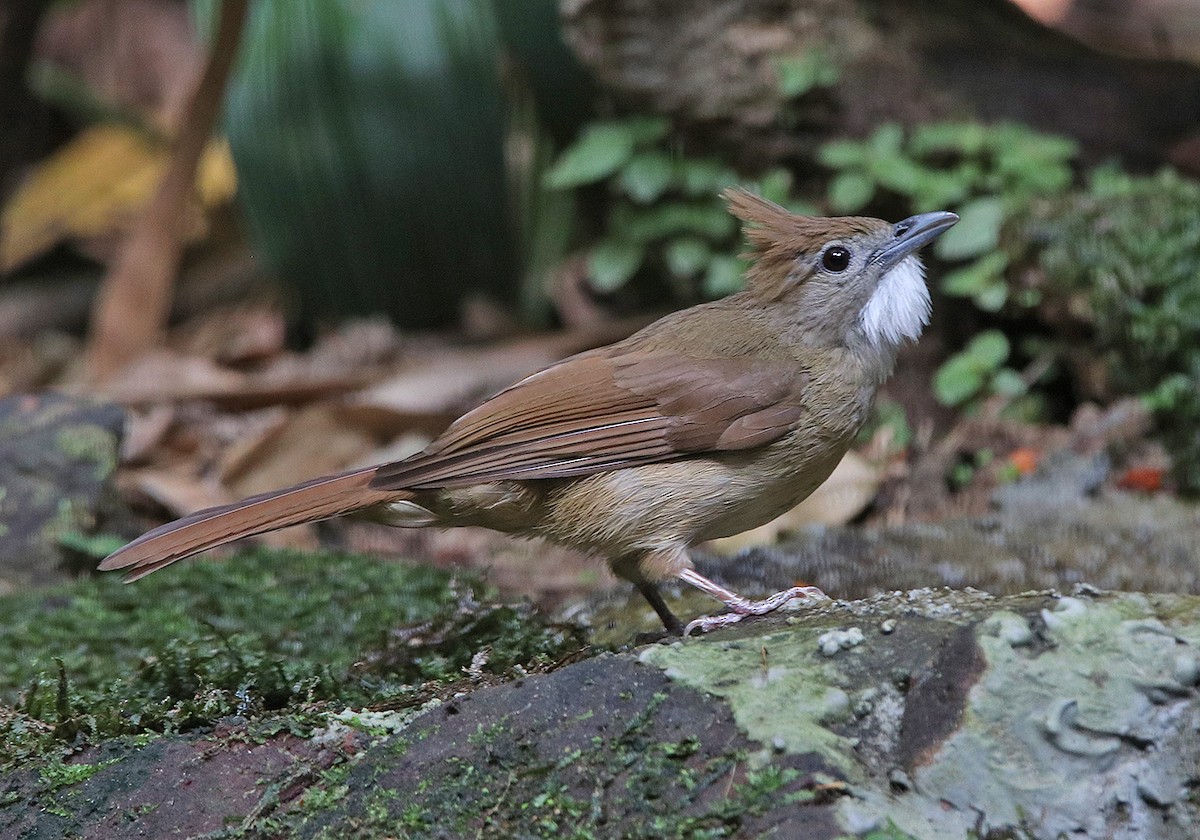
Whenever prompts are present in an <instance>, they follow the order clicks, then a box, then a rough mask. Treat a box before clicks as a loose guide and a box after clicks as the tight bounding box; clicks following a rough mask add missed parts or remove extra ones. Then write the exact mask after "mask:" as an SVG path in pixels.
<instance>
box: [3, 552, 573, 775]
mask: <svg viewBox="0 0 1200 840" xmlns="http://www.w3.org/2000/svg"><path fill="white" fill-rule="evenodd" d="M482 595H483V591H482V587H481V585H480V584H479V583H478V581H474V580H464V579H455V578H452V577H451V576H450V575H448V574H447V573H445V572H442V571H437V570H432V569H427V568H422V567H413V566H406V565H401V564H397V563H382V562H378V561H375V560H371V559H368V558H363V557H354V556H345V555H336V554H328V553H317V554H300V553H294V552H269V551H257V552H252V553H248V554H246V555H243V556H241V557H238V558H237V559H235V560H231V561H229V562H226V563H193V564H187V565H182V566H180V567H178V568H177V569H171V570H170V571H168V572H165V573H162V574H158V575H155V576H153V577H150V578H147V579H145V580H143V581H139V582H137V583H136V584H132V585H128V586H127V585H124V584H122V583H121V582H120V581H119V579H117V578H116V577H115V576H104V577H99V578H96V579H90V580H83V581H79V582H76V583H73V584H70V585H65V586H60V587H56V588H53V589H48V590H43V591H40V592H37V593H31V594H23V595H14V596H9V597H6V598H2V599H0V647H3V649H4V650H5V652H6V655H5V657H4V658H3V659H2V660H0V703H3V704H7V705H9V706H12V707H13V709H12V710H11V711H6V710H4V709H2V708H0V712H4V713H3V714H0V755H2V756H3V758H2V759H0V763H7V762H8V761H10V760H11V761H16V760H19V758H20V757H21V756H22V755H29V754H32V753H36V752H37V751H38V749H40V748H41V746H45V745H48V744H52V743H53V742H55V741H58V742H59V743H61V742H62V741H63V740H70V739H72V738H74V737H75V736H77V735H80V734H83V735H86V736H90V737H93V738H98V737H106V736H113V735H122V734H139V733H146V732H162V731H187V730H190V729H194V728H196V727H199V726H204V725H207V724H209V723H211V722H212V721H213V720H215V719H217V718H220V717H222V716H226V715H231V714H238V715H243V716H247V717H251V718H256V717H257V718H264V719H270V720H271V721H273V722H271V723H268V724H266V725H268V726H269V727H272V731H279V728H280V727H283V728H285V729H288V730H291V731H296V732H301V733H303V732H305V731H307V729H308V728H309V723H310V720H309V716H310V715H311V714H312V713H313V712H317V711H320V710H321V709H323V708H326V707H327V706H328V705H331V704H335V703H336V704H338V705H337V708H339V709H340V708H342V707H343V706H351V707H354V708H361V707H363V706H366V705H367V704H369V703H371V702H373V701H376V700H379V699H380V698H385V697H392V696H395V695H398V694H406V693H407V694H412V693H413V692H414V691H415V687H414V684H419V683H422V682H425V681H427V680H431V679H433V680H449V679H456V678H461V676H462V671H463V670H464V669H465V668H467V667H468V666H469V665H470V664H471V663H472V660H473V659H474V660H475V661H476V664H477V666H478V670H480V671H482V672H491V673H504V672H505V671H506V670H507V669H509V668H512V667H514V666H517V665H522V666H526V667H537V666H538V665H539V664H541V663H545V662H549V661H552V660H553V659H554V658H556V657H560V656H562V655H563V653H564V652H565V651H568V650H577V649H578V648H579V647H581V643H580V642H579V640H578V638H577V636H576V635H575V632H574V630H573V628H554V627H547V626H546V625H545V623H544V622H541V621H539V620H538V619H537V617H536V616H535V615H533V614H532V613H531V611H530V610H528V609H522V608H516V607H488V606H484V605H483V604H481V603H480V602H479V600H478V599H479V598H481V597H482ZM417 623H420V625H421V627H420V636H419V638H418V637H417V634H416V632H415V631H409V632H398V629H399V628H404V627H406V626H410V625H413V624H417ZM484 650H486V651H488V653H487V654H486V655H484V656H482V657H480V656H479V652H480V651H484ZM269 734H270V732H268V733H266V734H265V735H264V737H266V736H269Z"/></svg>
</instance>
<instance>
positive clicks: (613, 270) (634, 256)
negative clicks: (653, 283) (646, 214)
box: [587, 239, 646, 294]
mask: <svg viewBox="0 0 1200 840" xmlns="http://www.w3.org/2000/svg"><path fill="white" fill-rule="evenodd" d="M645 256H646V249H645V247H644V246H643V245H640V244H638V243H636V242H626V241H623V240H617V239H606V240H604V241H603V242H601V243H600V244H599V245H597V246H596V247H595V248H593V249H592V250H591V251H590V252H589V253H588V256H587V269H588V279H589V281H590V284H591V286H592V288H593V289H595V290H596V291H597V292H600V293H601V294H604V293H607V292H612V291H616V290H617V289H619V288H621V287H622V286H624V285H625V283H627V282H628V281H629V278H630V277H632V276H633V275H634V274H636V273H637V270H638V269H639V268H641V266H642V260H643V259H645Z"/></svg>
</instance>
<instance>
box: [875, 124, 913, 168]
mask: <svg viewBox="0 0 1200 840" xmlns="http://www.w3.org/2000/svg"><path fill="white" fill-rule="evenodd" d="M867 145H868V148H869V150H870V157H871V159H873V160H891V159H892V158H894V157H898V156H900V154H901V151H900V150H901V148H902V147H903V145H904V129H903V128H901V127H900V126H899V125H898V124H897V123H887V124H885V125H881V126H880V127H879V128H878V129H876V131H875V133H874V134H872V135H871V139H870V140H868V141H867Z"/></svg>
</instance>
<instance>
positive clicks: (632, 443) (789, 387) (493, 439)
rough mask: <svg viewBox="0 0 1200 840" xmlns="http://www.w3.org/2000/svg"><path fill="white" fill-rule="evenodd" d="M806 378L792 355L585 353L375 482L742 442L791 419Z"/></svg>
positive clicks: (612, 463) (761, 441) (431, 484)
mask: <svg viewBox="0 0 1200 840" xmlns="http://www.w3.org/2000/svg"><path fill="white" fill-rule="evenodd" d="M806 379H807V377H806V375H805V373H804V372H803V371H801V370H799V369H798V365H795V364H791V365H789V364H783V363H780V362H766V361H763V360H757V359H703V358H695V357H687V356H681V355H678V354H675V353H668V352H665V351H657V350H645V349H634V350H626V351H623V352H613V351H611V350H608V349H604V350H600V351H592V352H589V353H583V354H581V355H579V356H575V357H572V358H570V359H568V360H566V361H564V362H561V363H559V364H557V365H555V366H553V367H551V368H548V369H546V370H544V371H542V372H540V373H536V374H534V375H533V376H530V377H528V378H527V379H524V380H522V381H520V382H518V383H517V384H516V385H514V386H512V387H511V388H509V389H508V390H505V391H502V392H500V393H499V394H497V395H496V396H494V397H492V398H491V399H490V400H488V401H487V402H485V403H483V404H482V405H480V406H479V407H478V408H476V409H474V410H473V411H471V412H469V413H467V414H465V415H464V416H463V417H462V418H460V419H459V420H458V421H457V422H455V423H454V424H453V425H452V426H450V428H449V429H447V430H446V432H445V433H444V434H443V435H442V436H441V437H439V438H438V439H437V440H435V441H434V442H433V443H432V444H430V446H429V447H428V448H427V449H426V450H425V451H423V452H421V453H418V454H417V455H414V456H413V457H411V458H408V459H406V460H403V461H398V462H396V463H393V464H385V465H383V466H381V467H379V469H378V471H377V472H376V474H375V478H374V479H373V480H372V482H371V487H372V488H374V489H379V490H397V489H413V490H419V489H431V488H437V487H452V486H462V485H467V484H479V483H483V482H487V481H498V480H503V479H521V480H524V479H545V478H566V477H569V476H579V475H587V474H590V473H596V472H603V471H606V470H613V469H618V468H621V467H627V466H633V465H636V464H646V463H651V462H656V461H668V460H672V459H675V458H679V457H682V456H686V455H692V454H698V453H704V452H720V451H728V450H737V449H748V448H751V447H755V446H762V445H765V444H767V443H770V442H772V441H774V440H777V439H778V438H780V437H782V436H783V435H784V434H786V433H787V432H788V431H789V430H790V429H792V428H793V427H794V426H795V424H796V421H797V420H799V418H800V416H801V414H802V413H803V410H804V408H803V401H802V399H801V395H802V392H803V390H804V383H805V381H806Z"/></svg>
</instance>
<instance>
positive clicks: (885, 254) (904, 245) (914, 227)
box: [871, 210, 958, 271]
mask: <svg viewBox="0 0 1200 840" xmlns="http://www.w3.org/2000/svg"><path fill="white" fill-rule="evenodd" d="M957 221H958V215H957V214H955V213H947V212H946V211H944V210H939V211H938V212H936V213H922V214H921V215H919V216H910V217H909V218H907V219H905V220H904V221H903V222H896V225H895V227H894V228H893V238H892V241H891V242H889V243H888V244H886V245H884V246H883V247H882V248H880V249H879V250H878V251H876V252H875V256H873V257H872V258H871V262H872V263H877V264H879V265H880V266H881V268H882V269H883V270H884V271H887V270H888V269H889V268H891V267H892V266H894V265H895V264H896V263H898V262H900V260H902V259H904V258H905V257H907V256H908V255H909V254H911V253H913V252H914V251H916V250H917V249H918V248H920V247H921V246H923V245H927V244H928V243H930V242H932V241H933V240H935V239H937V238H938V237H939V236H941V235H942V234H943V233H945V232H946V231H947V230H949V229H950V227H951V226H952V225H953V224H954V223H955V222H957Z"/></svg>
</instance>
